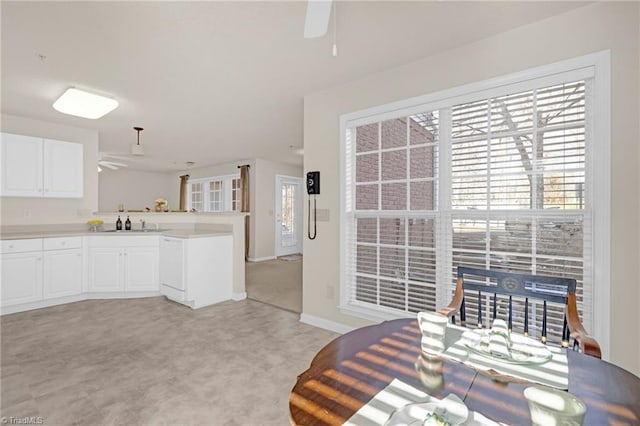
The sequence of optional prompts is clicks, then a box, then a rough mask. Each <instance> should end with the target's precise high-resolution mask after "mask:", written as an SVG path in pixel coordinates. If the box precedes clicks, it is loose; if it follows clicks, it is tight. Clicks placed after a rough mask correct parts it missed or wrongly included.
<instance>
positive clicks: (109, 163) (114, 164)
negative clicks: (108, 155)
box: [98, 160, 129, 167]
mask: <svg viewBox="0 0 640 426" xmlns="http://www.w3.org/2000/svg"><path fill="white" fill-rule="evenodd" d="M98 164H100V165H103V166H109V165H111V166H116V167H129V166H128V165H127V164H124V163H116V162H115V161H107V160H100V161H98Z"/></svg>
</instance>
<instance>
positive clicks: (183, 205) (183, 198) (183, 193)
mask: <svg viewBox="0 0 640 426" xmlns="http://www.w3.org/2000/svg"><path fill="white" fill-rule="evenodd" d="M188 181H189V175H183V176H180V210H186V209H187V182H188Z"/></svg>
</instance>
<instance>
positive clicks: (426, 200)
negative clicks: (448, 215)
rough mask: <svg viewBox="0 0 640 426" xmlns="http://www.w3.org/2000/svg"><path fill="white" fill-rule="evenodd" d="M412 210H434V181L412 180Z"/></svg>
mask: <svg viewBox="0 0 640 426" xmlns="http://www.w3.org/2000/svg"><path fill="white" fill-rule="evenodd" d="M410 185H411V187H410V189H411V198H410V200H411V206H410V208H411V210H434V209H435V202H434V201H435V191H434V183H433V181H425V182H411V184H410Z"/></svg>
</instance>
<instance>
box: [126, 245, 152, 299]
mask: <svg viewBox="0 0 640 426" xmlns="http://www.w3.org/2000/svg"><path fill="white" fill-rule="evenodd" d="M124 259H125V265H126V266H125V268H124V270H125V280H124V288H125V291H158V290H159V282H158V248H157V247H130V248H127V249H126V251H125V253H124Z"/></svg>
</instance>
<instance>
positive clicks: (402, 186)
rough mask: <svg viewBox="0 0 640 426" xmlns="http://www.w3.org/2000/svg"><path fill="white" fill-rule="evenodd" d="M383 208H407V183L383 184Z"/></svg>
mask: <svg viewBox="0 0 640 426" xmlns="http://www.w3.org/2000/svg"><path fill="white" fill-rule="evenodd" d="M382 210H407V184H406V183H385V184H382Z"/></svg>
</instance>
